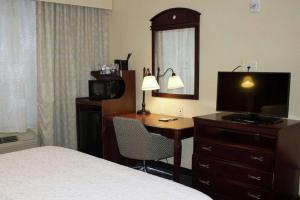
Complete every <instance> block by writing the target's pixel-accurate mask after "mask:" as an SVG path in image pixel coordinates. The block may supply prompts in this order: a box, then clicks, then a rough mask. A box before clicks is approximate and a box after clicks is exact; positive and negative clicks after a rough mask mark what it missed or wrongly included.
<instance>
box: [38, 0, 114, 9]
mask: <svg viewBox="0 0 300 200" xmlns="http://www.w3.org/2000/svg"><path fill="white" fill-rule="evenodd" d="M38 1H48V2H53V3H62V4H71V5H77V6H87V7H93V8H104V9H112V0H38Z"/></svg>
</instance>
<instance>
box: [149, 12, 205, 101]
mask: <svg viewBox="0 0 300 200" xmlns="http://www.w3.org/2000/svg"><path fill="white" fill-rule="evenodd" d="M174 15H175V16H176V18H175V19H173V16H174ZM200 15H201V13H199V12H197V11H194V10H191V9H188V8H171V9H168V10H164V11H162V12H160V13H158V14H157V15H155V16H154V17H153V18H152V19H151V20H150V21H151V31H152V74H153V75H156V71H155V33H156V31H164V30H174V29H182V28H195V62H194V63H195V66H194V67H195V70H194V72H195V74H194V94H169V93H160V92H158V90H156V91H152V96H154V97H167V98H178V99H199V29H200V28H199V24H200Z"/></svg>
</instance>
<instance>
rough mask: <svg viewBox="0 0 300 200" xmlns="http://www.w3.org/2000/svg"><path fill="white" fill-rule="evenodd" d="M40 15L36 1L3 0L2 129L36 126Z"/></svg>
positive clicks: (0, 23) (0, 56) (0, 60)
mask: <svg viewBox="0 0 300 200" xmlns="http://www.w3.org/2000/svg"><path fill="white" fill-rule="evenodd" d="M35 33H36V16H35V2H34V1H32V0H0V132H24V131H26V129H27V128H34V127H36V121H37V100H36V97H37V92H36V79H37V75H36V34H35Z"/></svg>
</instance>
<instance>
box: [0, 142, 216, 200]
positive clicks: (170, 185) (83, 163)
mask: <svg viewBox="0 0 300 200" xmlns="http://www.w3.org/2000/svg"><path fill="white" fill-rule="evenodd" d="M0 199H1V200H41V199H42V200H108V199H109V200H121V199H122V200H126V199H132V200H138V199H143V200H150V199H151V200H154V199H155V200H167V199H172V200H183V199H189V200H196V199H197V200H211V198H209V197H208V196H206V195H205V194H203V193H201V192H199V191H197V190H194V189H192V188H188V187H186V186H183V185H181V184H178V183H175V182H173V181H170V180H167V179H163V178H160V177H156V176H153V175H150V174H146V173H144V172H140V171H137V170H134V169H131V168H128V167H125V166H121V165H118V164H115V163H112V162H109V161H106V160H104V159H100V158H96V157H93V156H89V155H87V154H83V153H80V152H77V151H74V150H70V149H66V148H61V147H51V146H48V147H38V148H33V149H28V150H23V151H19V152H14V153H7V154H2V155H0Z"/></svg>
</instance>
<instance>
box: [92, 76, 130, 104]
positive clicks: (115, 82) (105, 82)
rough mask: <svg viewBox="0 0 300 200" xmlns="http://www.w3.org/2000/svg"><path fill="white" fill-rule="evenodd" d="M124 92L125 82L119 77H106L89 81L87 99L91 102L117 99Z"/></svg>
mask: <svg viewBox="0 0 300 200" xmlns="http://www.w3.org/2000/svg"><path fill="white" fill-rule="evenodd" d="M124 92H125V82H124V80H123V79H122V78H121V77H109V76H108V77H106V78H103V79H99V80H89V98H90V99H91V100H104V99H117V98H120V97H122V96H123V94H124Z"/></svg>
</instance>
